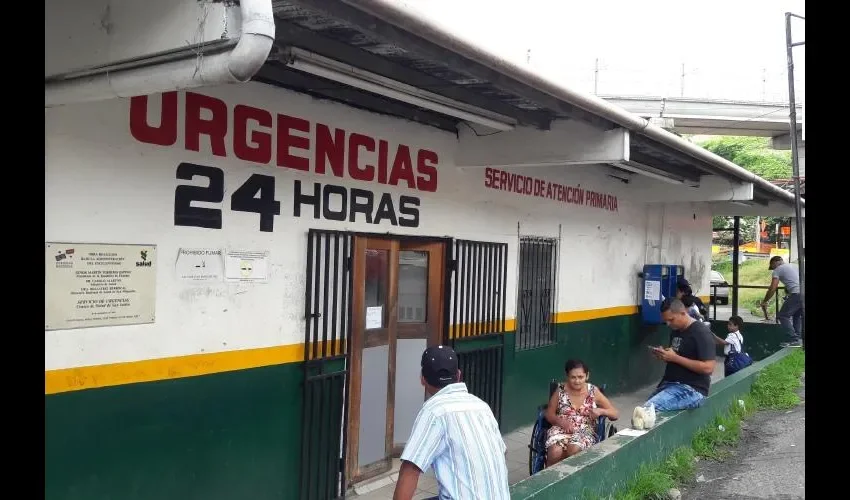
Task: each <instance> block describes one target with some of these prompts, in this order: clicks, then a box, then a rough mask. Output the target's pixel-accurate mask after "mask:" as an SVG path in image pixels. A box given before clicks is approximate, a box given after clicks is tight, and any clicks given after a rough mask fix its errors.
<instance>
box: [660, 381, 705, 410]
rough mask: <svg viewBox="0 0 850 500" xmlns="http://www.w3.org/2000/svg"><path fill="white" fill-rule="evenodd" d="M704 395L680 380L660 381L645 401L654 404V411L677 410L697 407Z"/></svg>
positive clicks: (700, 404)
mask: <svg viewBox="0 0 850 500" xmlns="http://www.w3.org/2000/svg"><path fill="white" fill-rule="evenodd" d="M704 399H705V396H703V395H702V394H700V393H699V392H697V391H696V389H694V388H693V387H691V386H689V385H687V384H682V383H680V382H662V383H661V385H659V386H658V389H655V392H654V393H652V396H650V397H649V399H648V400H647V401H646V404H647V405H648V404H649V403H652V404H653V405H655V411H678V410H690V409H692V408H699V407H700V406H702V402H703V400H704Z"/></svg>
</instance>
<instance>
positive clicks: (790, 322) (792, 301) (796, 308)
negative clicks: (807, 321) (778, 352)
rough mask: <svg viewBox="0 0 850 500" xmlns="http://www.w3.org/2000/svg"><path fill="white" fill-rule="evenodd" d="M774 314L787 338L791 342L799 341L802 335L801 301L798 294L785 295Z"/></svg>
mask: <svg viewBox="0 0 850 500" xmlns="http://www.w3.org/2000/svg"><path fill="white" fill-rule="evenodd" d="M776 316H777V317H778V318H779V322H780V323H781V324H782V326H784V327H785V330H786V331H787V332H788V339H789V340H790V341H791V342H798V341H800V339H801V338H802V336H803V333H802V332H803V301H802V300H800V294H799V293H792V294H789V295H787V296H786V297H785V302H783V303H782V307H780V308H779V312H778V313H777V314H776Z"/></svg>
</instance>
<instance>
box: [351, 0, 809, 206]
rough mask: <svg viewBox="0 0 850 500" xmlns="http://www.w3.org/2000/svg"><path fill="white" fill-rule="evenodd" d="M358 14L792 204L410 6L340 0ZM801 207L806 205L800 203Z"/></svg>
mask: <svg viewBox="0 0 850 500" xmlns="http://www.w3.org/2000/svg"><path fill="white" fill-rule="evenodd" d="M342 1H343V2H345V3H347V4H349V5H351V6H353V7H355V8H357V9H358V10H361V11H364V12H367V13H369V14H372V15H373V16H375V17H377V18H379V19H382V20H383V21H385V22H387V23H390V24H392V25H395V26H398V27H399V28H401V29H403V30H405V31H408V32H410V33H412V34H414V35H416V36H419V37H421V38H423V39H425V40H427V41H429V42H431V43H434V44H436V45H439V46H441V47H443V48H444V49H448V50H451V51H453V52H456V53H458V54H460V55H462V56H464V57H466V58H468V59H471V60H473V61H475V62H477V63H479V64H481V65H483V66H486V67H488V68H490V69H491V70H493V71H497V72H499V73H501V74H503V75H506V76H509V77H511V78H513V79H515V80H517V81H518V82H521V83H523V84H524V85H528V86H529V87H532V88H534V89H537V90H539V91H541V92H545V93H547V94H549V95H551V96H553V97H555V98H557V99H561V100H563V101H566V102H568V103H570V104H572V105H574V106H576V107H578V108H581V109H583V110H585V111H588V112H590V113H593V114H595V115H598V116H601V117H603V118H606V119H608V120H610V121H612V122H614V123H616V124H617V125H620V126H621V127H623V128H626V129H628V130H630V131H632V132H635V133H638V134H641V135H644V136H646V137H649V138H651V139H655V140H656V141H658V142H660V143H662V144H665V145H667V146H669V147H671V148H673V149H675V150H678V151H681V152H682V153H685V154H687V155H689V156H692V157H694V158H697V159H699V160H702V161H704V162H706V163H708V164H709V165H711V166H713V167H715V168H717V169H718V170H721V171H724V172H727V173H729V174H731V175H733V176H735V177H737V178H739V179H741V180H742V181H745V182H751V183H753V184H756V185H757V186H759V187H760V188H762V189H764V190H766V191H768V192H770V193H771V194H773V195H774V196H776V197H777V198H779V199H784V200H785V201H787V202H788V203H792V204H793V203H794V195H793V194H791V193H789V192H788V191H785V190H784V189H782V188H780V187H779V186H775V185H773V184H771V183H770V182H768V181H766V180H765V179H762V178H761V177H759V176H758V175H756V174H754V173H752V172H750V171H749V170H746V169H744V168H742V167H740V166H738V165H735V164H734V163H732V162H731V161H729V160H727V159H725V158H723V157H721V156H718V155H715V154H714V153H712V152H710V151H708V150H707V149H704V148H702V147H700V146H697V145H696V144H692V143H690V142H688V141H686V140H684V139H682V138H680V137H677V136H676V135H675V134H671V133H670V132H668V131H666V130H664V129H663V128H661V127H657V126H655V125H652V124H651V123H649V121H648V120H644V119H643V118H641V117H639V116H637V115H635V114H632V113H630V112H628V111H626V110H625V109H622V108H620V107H619V106H615V105H613V104H611V103H609V102H608V101H605V100H604V99H601V98H599V97H596V96H594V95H589V94H585V93H583V92H577V91H574V90H572V89H570V88H567V87H566V86H564V85H561V84H559V83H555V82H553V81H552V80H548V79H546V78H544V77H541V76H540V75H537V74H536V73H533V72H532V71H529V70H528V69H526V68H524V67H520V66H518V65H516V64H514V63H512V62H509V61H507V60H505V59H503V58H501V57H499V56H498V55H496V54H494V53H492V52H490V51H488V50H486V49H483V48H481V47H479V46H478V45H476V44H474V43H472V42H471V41H469V40H468V39H465V38H462V37H461V36H458V35H457V34H455V33H452V32H451V30H449V29H447V28H445V27H443V26H442V25H440V24H439V23H437V22H436V21H433V20H430V19H426V18H425V17H424V16H421V15H419V14H418V13H417V11H416V9H415V7H413V6H411V5H407V4H406V2H404V1H401V2H399V1H398V0H342ZM804 205H805V203H804Z"/></svg>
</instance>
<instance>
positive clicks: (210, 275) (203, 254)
mask: <svg viewBox="0 0 850 500" xmlns="http://www.w3.org/2000/svg"><path fill="white" fill-rule="evenodd" d="M223 269H224V262H223V258H222V251H221V249H220V248H181V249H180V250H179V251H178V252H177V263H176V264H175V271H176V273H177V277H178V278H180V279H181V280H183V281H190V282H193V283H208V282H214V281H221V277H222V275H224V271H223Z"/></svg>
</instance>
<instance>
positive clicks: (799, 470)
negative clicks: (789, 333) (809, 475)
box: [682, 374, 806, 500]
mask: <svg viewBox="0 0 850 500" xmlns="http://www.w3.org/2000/svg"><path fill="white" fill-rule="evenodd" d="M799 394H800V398H801V399H802V400H803V404H800V405H798V406H796V407H795V408H793V409H791V410H787V411H763V412H758V413H757V414H756V415H754V416H753V417H752V418H751V419H749V420H746V421H744V424H743V437H742V438H741V442H740V444H739V445H738V447H737V448H736V449H735V450H734V451H733V454H732V456H731V457H729V458H727V459H726V460H724V461H723V462H710V461H701V462H700V463H699V464H698V466H697V472H696V474H697V483H696V485H695V486H693V487H690V488H687V489H686V490H685V491H684V492H683V494H682V498H683V499H694V500H697V499H699V500H721V499H727V498H753V499H755V498H783V499H797V498H805V497H806V465H805V464H806V405H805V398H806V378H805V374H804V375H803V387H802V388H801V389H800V392H799Z"/></svg>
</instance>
